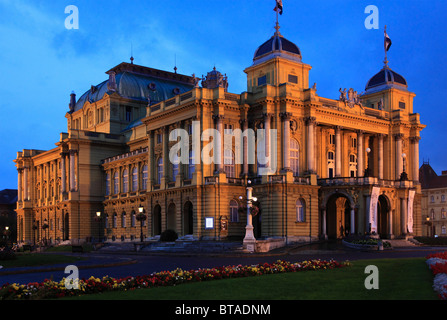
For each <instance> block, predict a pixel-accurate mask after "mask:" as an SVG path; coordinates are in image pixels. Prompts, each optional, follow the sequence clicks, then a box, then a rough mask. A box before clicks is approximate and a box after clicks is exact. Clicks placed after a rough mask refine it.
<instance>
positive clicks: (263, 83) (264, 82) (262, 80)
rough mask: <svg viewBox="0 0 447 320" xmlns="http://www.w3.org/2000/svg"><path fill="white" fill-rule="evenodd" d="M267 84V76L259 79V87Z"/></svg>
mask: <svg viewBox="0 0 447 320" xmlns="http://www.w3.org/2000/svg"><path fill="white" fill-rule="evenodd" d="M266 84H267V76H262V77H259V78H258V86H263V85H266Z"/></svg>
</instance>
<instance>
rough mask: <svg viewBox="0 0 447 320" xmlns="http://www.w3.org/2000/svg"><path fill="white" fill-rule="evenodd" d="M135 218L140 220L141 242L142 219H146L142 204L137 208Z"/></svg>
mask: <svg viewBox="0 0 447 320" xmlns="http://www.w3.org/2000/svg"><path fill="white" fill-rule="evenodd" d="M137 220H138V221H140V241H141V242H143V221H145V220H146V215H145V214H144V208H143V206H142V205H140V207H139V208H138V215H137Z"/></svg>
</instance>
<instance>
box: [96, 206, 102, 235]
mask: <svg viewBox="0 0 447 320" xmlns="http://www.w3.org/2000/svg"><path fill="white" fill-rule="evenodd" d="M95 221H96V222H98V242H101V211H97V212H96V217H95Z"/></svg>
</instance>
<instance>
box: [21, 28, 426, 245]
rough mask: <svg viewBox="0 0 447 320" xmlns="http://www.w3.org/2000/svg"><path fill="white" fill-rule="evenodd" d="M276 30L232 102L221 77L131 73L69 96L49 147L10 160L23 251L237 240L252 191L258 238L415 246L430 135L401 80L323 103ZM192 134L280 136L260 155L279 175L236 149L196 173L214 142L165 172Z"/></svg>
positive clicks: (118, 70) (374, 81)
mask: <svg viewBox="0 0 447 320" xmlns="http://www.w3.org/2000/svg"><path fill="white" fill-rule="evenodd" d="M278 30H279V28H277V31H276V32H275V34H274V36H273V37H272V38H271V39H269V40H268V41H267V42H265V43H264V44H263V45H261V46H260V47H259V48H258V50H257V51H256V53H255V56H254V59H253V64H252V65H251V66H249V67H248V68H246V69H245V73H246V74H247V91H246V92H243V93H240V94H234V93H230V92H228V91H227V87H228V79H227V78H226V76H224V75H222V74H221V73H220V72H218V71H217V70H215V69H214V70H213V71H211V72H209V73H208V75H207V77H206V78H203V79H199V78H196V77H195V76H194V75H193V76H192V77H191V76H185V75H180V74H177V73H170V72H166V71H162V70H156V69H152V68H147V67H143V66H137V65H134V64H133V63H130V64H129V63H122V64H120V65H118V66H116V67H115V68H113V69H111V70H109V71H108V72H107V74H108V75H109V80H108V81H105V82H103V83H102V84H100V85H98V86H96V87H93V86H92V88H91V89H90V90H89V91H88V92H86V94H84V95H83V96H81V98H79V99H77V100H76V97H75V95H74V94H72V95H71V100H70V111H69V112H68V113H67V115H66V119H67V133H62V134H61V137H60V139H59V142H57V143H56V148H55V149H53V150H50V151H38V150H23V151H22V152H19V153H18V156H17V159H16V160H15V163H16V166H17V168H18V172H19V175H18V179H19V201H18V208H17V212H18V220H19V223H18V225H19V226H23V230H22V231H21V232H20V233H19V234H22V235H23V237H22V238H21V239H19V241H25V242H31V241H33V240H34V239H36V238H37V239H38V240H41V239H44V238H45V239H51V241H52V242H57V241H63V240H70V241H72V242H74V241H80V242H82V241H90V240H92V238H95V239H97V238H98V237H100V238H101V239H104V240H106V241H139V239H140V232H141V231H140V230H141V229H142V230H143V235H144V237H145V239H148V238H154V239H156V237H157V236H158V235H160V233H161V232H162V231H164V230H167V229H174V230H175V231H176V232H177V233H178V234H179V236H180V237H184V238H187V239H212V240H224V239H242V238H243V237H244V234H245V226H246V225H247V215H246V213H244V210H243V209H244V208H245V206H246V203H245V200H244V199H243V196H245V194H246V188H247V186H249V185H250V186H252V187H253V195H255V196H256V197H257V198H258V201H259V206H260V214H258V215H257V216H255V217H254V218H253V225H254V228H255V236H256V238H257V239H264V240H266V239H284V240H285V241H286V242H288V243H291V242H299V241H309V240H315V239H318V238H339V237H342V236H344V235H346V234H365V233H368V234H369V233H374V234H378V235H380V236H382V237H385V238H394V237H403V236H411V235H417V234H420V233H421V214H420V212H421V200H420V199H421V189H420V184H419V181H418V180H419V177H418V172H419V171H418V170H419V139H420V138H419V137H420V135H419V133H420V131H421V130H422V129H423V128H424V125H421V123H420V117H419V115H418V114H414V113H413V98H414V96H415V95H414V94H413V93H411V92H410V91H408V85H407V83H406V81H405V79H403V77H401V76H400V75H398V74H397V73H395V72H394V71H392V70H391V69H390V68H389V67H388V66H385V67H384V69H383V70H381V71H380V72H379V73H378V74H377V75H376V76H374V77H373V78H371V80H370V81H369V82H368V84H367V87H366V89H365V90H366V92H365V93H364V94H357V92H356V91H354V90H349V91H348V90H346V91H344V90H340V99H338V100H336V99H329V98H325V97H321V96H319V95H318V89H317V85H316V84H314V85H312V86H310V84H309V72H310V71H311V66H309V65H307V64H305V63H303V62H302V55H301V51H300V50H299V48H298V47H297V46H296V45H295V44H293V43H291V42H290V41H288V40H287V39H285V38H284V37H283V36H282V35H281V34H280V33H279V31H278ZM200 80H202V86H199V82H200ZM118 84H119V85H118ZM338 94H339V93H336V95H338ZM195 124H198V126H199V127H198V128H197V129H198V130H195V131H194V132H195V133H196V134H198V136H199V137H200V136H201V135H202V134H203V133H204V132H206V130H207V129H215V130H217V131H218V132H219V134H221V135H223V134H224V133H223V132H224V130H225V129H233V130H235V129H240V130H241V131H246V130H252V131H253V132H254V133H255V134H256V135H257V134H258V133H260V132H262V130H260V129H265V130H266V132H271V134H272V136H271V137H274V135H273V133H274V132H276V133H277V136H276V140H275V141H274V142H276V147H275V143H272V141H270V140H269V141H270V142H269V143H266V144H265V148H266V150H267V152H268V154H269V155H270V156H271V157H272V158H271V159H274V158H276V160H277V162H276V164H277V166H276V167H275V168H274V170H273V172H270V173H269V174H267V175H262V174H260V169H261V166H260V164H259V160H258V161H255V162H251V163H248V162H249V161H248V155H247V153H248V151H245V153H242V152H241V153H238V152H239V151H240V150H239V149H237V148H236V146H235V145H232V146H231V147H230V148H228V150H227V152H225V151H223V152H222V154H221V155H220V156H221V159H222V160H224V161H222V164H218V163H217V164H216V163H211V164H207V163H205V162H203V161H201V162H198V163H193V161H192V159H195V157H199V158H198V159H200V155H197V153H196V151H197V150H199V152H209V151H210V149H207V148H210V139H200V138H199V141H200V143H199V145H198V146H196V147H197V149H194V150H195V152H194V153H191V154H188V159H190V162H188V163H183V164H179V165H176V164H173V163H172V162H171V161H169V154H170V150H172V149H173V147H174V146H175V145H176V143H177V140H176V139H171V140H174V141H170V139H169V135H170V133H172V131H173V130H174V129H179V128H181V129H184V130H185V132H186V133H188V134H189V135H188V139H189V147H188V149H187V151H191V150H192V147H191V146H192V145H193V143H192V142H193V139H194V136H192V135H191V134H192V133H193V130H192V128H193V127H194V125H195ZM269 129H270V130H269ZM272 130H276V131H272ZM269 137H270V133H269ZM201 140H203V141H201ZM222 141H223V140H222ZM244 141H245V140H244ZM249 147H251V146H250V145H249V143H247V142H243V143H242V146H241V148H242V149H243V150H247V149H248V148H249ZM255 149H256V150H258V149H260V147H259V145H257V146H256V147H255ZM212 152H213V155H214V152H216V151H215V150H213V151H212ZM238 154H243V157H242V158H243V160H244V161H243V162H242V163H239V162H237V161H235V158H236V155H238ZM270 164H271V163H270ZM249 181H250V182H251V184H249ZM241 196H242V199H241ZM371 204H373V205H371ZM140 207H142V208H144V214H145V215H146V217H147V220H146V221H145V222H144V225H143V226H141V225H140V222H138V221H136V215H137V214H138V212H139V208H140ZM96 212H101V220H100V221H98V220H97V219H95V216H96ZM206 218H213V219H212V220H211V221H212V222H213V225H212V226H211V227H208V226H207V225H205V221H207V220H206ZM43 223H48V225H49V227H48V228H47V229H45V232H46V234H45V235H44V234H43V233H42V228H41V226H42V224H43ZM33 226H34V227H33Z"/></svg>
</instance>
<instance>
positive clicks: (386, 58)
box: [383, 25, 388, 67]
mask: <svg viewBox="0 0 447 320" xmlns="http://www.w3.org/2000/svg"><path fill="white" fill-rule="evenodd" d="M383 38H384V40H383V48H384V50H385V61H384V63H385V67H388V53H387V50H386V25H385V31H384V35H383Z"/></svg>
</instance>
